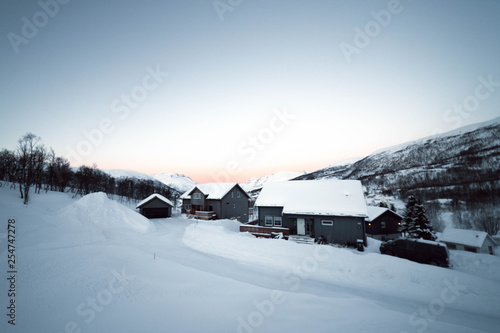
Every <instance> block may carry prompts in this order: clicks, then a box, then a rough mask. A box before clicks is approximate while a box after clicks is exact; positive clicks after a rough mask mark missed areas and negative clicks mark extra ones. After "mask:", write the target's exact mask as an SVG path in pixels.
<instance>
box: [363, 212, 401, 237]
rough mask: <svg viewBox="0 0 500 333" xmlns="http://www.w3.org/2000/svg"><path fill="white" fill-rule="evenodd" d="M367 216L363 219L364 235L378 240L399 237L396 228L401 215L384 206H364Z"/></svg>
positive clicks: (399, 222)
mask: <svg viewBox="0 0 500 333" xmlns="http://www.w3.org/2000/svg"><path fill="white" fill-rule="evenodd" d="M366 208H367V211H368V218H367V219H366V221H365V224H366V235H367V236H369V237H372V238H375V239H378V240H382V241H385V240H390V239H396V238H398V237H401V233H400V232H398V228H399V226H400V225H401V221H403V217H402V216H401V215H399V214H398V213H396V212H394V211H392V210H390V209H389V208H385V207H373V206H368V207H366Z"/></svg>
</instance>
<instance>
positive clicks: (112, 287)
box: [0, 186, 500, 333]
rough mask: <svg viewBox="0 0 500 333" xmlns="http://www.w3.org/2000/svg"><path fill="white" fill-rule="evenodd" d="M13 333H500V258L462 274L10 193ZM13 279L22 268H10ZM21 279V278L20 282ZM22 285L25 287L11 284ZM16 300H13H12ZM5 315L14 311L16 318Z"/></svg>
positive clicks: (92, 198) (1, 234) (231, 225)
mask: <svg viewBox="0 0 500 333" xmlns="http://www.w3.org/2000/svg"><path fill="white" fill-rule="evenodd" d="M13 218H14V219H15V222H14V224H15V228H16V229H15V230H16V232H15V241H14V242H15V248H16V252H15V253H16V263H15V270H16V272H17V273H9V274H7V273H6V272H7V271H8V269H7V267H6V265H7V255H8V254H9V253H8V247H7V240H8V239H12V237H8V231H7V228H1V229H0V257H1V258H3V259H2V260H1V261H0V262H1V264H0V266H1V267H0V268H1V269H2V272H3V275H2V277H3V278H2V282H0V289H1V290H3V292H2V293H1V294H0V302H1V303H2V304H4V306H5V307H7V304H11V299H14V300H15V304H16V308H15V313H16V319H15V326H13V325H11V324H9V323H8V322H7V320H9V319H10V318H9V317H8V316H5V314H4V316H3V319H2V320H1V321H0V331H1V332H11V331H12V332H80V331H81V332H95V333H100V332H276V333H280V332H287V333H289V332H320V333H322V332H325V333H326V332H343V331H346V332H419V331H422V332H423V331H425V332H430V333H432V332H459V333H462V332H464V333H465V332H497V331H498V327H500V257H498V256H491V255H485V254H474V253H468V252H463V251H451V260H452V263H453V264H455V267H454V268H453V269H445V268H440V267H434V266H430V265H421V264H418V263H414V262H411V261H408V260H403V259H399V258H395V257H391V256H386V255H381V254H380V253H378V245H379V242H377V241H374V240H372V239H369V246H368V248H367V251H365V252H357V251H356V250H354V249H349V248H336V247H332V246H326V245H305V244H297V243H293V242H289V241H285V240H273V239H257V238H254V237H253V236H251V235H249V234H247V233H239V232H238V229H239V223H238V222H237V221H229V220H219V221H206V222H205V221H193V220H187V219H183V218H179V217H174V218H170V219H157V220H151V221H148V220H146V219H144V218H143V217H142V216H141V215H139V214H137V213H136V212H134V211H133V210H130V209H128V208H126V207H124V206H122V205H121V204H119V203H117V202H112V201H111V200H109V199H108V198H107V197H106V196H105V195H103V194H102V193H95V194H91V195H89V196H85V197H83V198H80V199H78V198H76V199H73V198H72V197H71V194H69V193H58V192H49V193H47V194H45V193H42V194H35V195H33V196H32V200H31V203H30V204H29V205H28V206H24V205H23V204H22V201H21V200H20V199H19V196H18V191H16V190H11V189H10V188H9V187H7V186H3V187H1V188H0V220H1V221H3V223H5V224H7V221H8V219H13ZM10 269H12V268H10ZM10 269H9V270H10ZM12 275H15V276H14V278H13V279H10V280H9V279H7V277H11V276H12ZM9 288H10V289H12V288H15V291H16V293H15V296H12V295H11V296H9V295H8V292H7V291H8V290H9ZM4 310H5V311H6V312H7V311H10V310H6V309H5V308H4Z"/></svg>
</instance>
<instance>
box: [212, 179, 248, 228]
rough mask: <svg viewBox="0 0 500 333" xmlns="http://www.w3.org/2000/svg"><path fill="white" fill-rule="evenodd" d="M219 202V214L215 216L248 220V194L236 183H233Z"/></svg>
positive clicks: (242, 220)
mask: <svg viewBox="0 0 500 333" xmlns="http://www.w3.org/2000/svg"><path fill="white" fill-rule="evenodd" d="M238 193H239V194H238ZM219 203H220V215H217V216H221V217H222V218H226V219H233V218H237V219H238V221H240V222H243V223H246V222H248V195H247V194H246V193H245V192H244V191H243V190H242V189H241V188H240V187H239V186H238V185H235V186H234V187H233V188H232V189H231V190H230V191H229V192H228V193H227V194H226V195H225V196H224V197H223V198H222V200H220V201H219Z"/></svg>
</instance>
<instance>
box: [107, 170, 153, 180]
mask: <svg viewBox="0 0 500 333" xmlns="http://www.w3.org/2000/svg"><path fill="white" fill-rule="evenodd" d="M102 172H105V173H107V174H108V175H110V176H111V177H114V178H116V179H118V178H137V179H144V180H152V181H156V180H157V179H156V178H155V177H153V176H151V175H147V174H145V173H142V172H138V171H133V170H125V169H106V170H102Z"/></svg>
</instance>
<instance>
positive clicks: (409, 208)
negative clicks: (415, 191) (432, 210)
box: [398, 195, 417, 237]
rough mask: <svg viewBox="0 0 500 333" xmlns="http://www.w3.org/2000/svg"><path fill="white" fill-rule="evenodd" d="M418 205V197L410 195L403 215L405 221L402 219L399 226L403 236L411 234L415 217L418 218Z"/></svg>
mask: <svg viewBox="0 0 500 333" xmlns="http://www.w3.org/2000/svg"><path fill="white" fill-rule="evenodd" d="M416 205H417V199H415V197H414V196H412V195H411V196H410V197H409V198H408V202H407V203H406V208H405V213H404V216H403V221H401V225H400V226H399V230H398V231H399V232H401V233H403V236H404V237H406V236H408V235H409V234H410V230H413V229H414V224H415V218H416V210H415V207H416Z"/></svg>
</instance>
